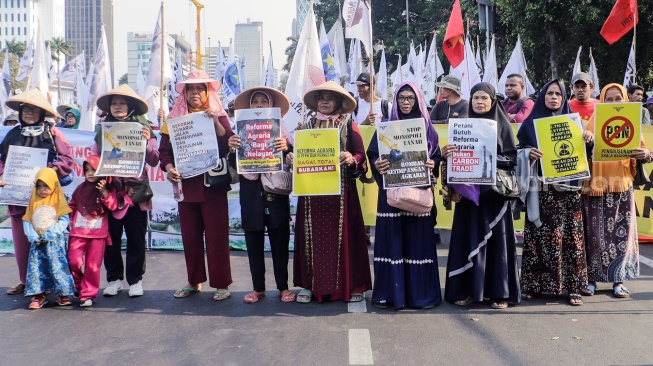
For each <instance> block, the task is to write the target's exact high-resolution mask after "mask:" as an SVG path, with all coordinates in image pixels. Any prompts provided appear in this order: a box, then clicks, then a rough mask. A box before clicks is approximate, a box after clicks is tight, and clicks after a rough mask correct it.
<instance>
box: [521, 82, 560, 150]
mask: <svg viewBox="0 0 653 366" xmlns="http://www.w3.org/2000/svg"><path fill="white" fill-rule="evenodd" d="M553 83H555V84H558V87H560V91H561V92H562V104H560V108H558V109H556V110H552V109H549V107H547V106H546V102H545V101H546V92H547V91H548V90H549V87H550V86H551V85H552V84H553ZM569 113H572V111H571V108H570V107H569V103H568V102H567V92H566V91H565V88H564V87H563V86H562V85H561V84H560V82H559V81H558V80H557V79H556V80H553V81H549V82H548V83H546V85H544V86H543V87H542V89H541V90H540V95H539V96H538V97H537V100H536V101H535V105H533V109H532V110H531V114H529V115H528V117H527V118H526V120H524V123H522V125H521V127H520V128H519V132H517V140H519V148H526V147H537V136H536V135H535V120H536V119H539V118H546V117H551V116H559V115H562V114H569Z"/></svg>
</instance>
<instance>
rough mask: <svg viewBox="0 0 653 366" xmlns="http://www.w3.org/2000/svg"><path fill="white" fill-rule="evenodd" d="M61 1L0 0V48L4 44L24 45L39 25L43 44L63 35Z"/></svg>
mask: <svg viewBox="0 0 653 366" xmlns="http://www.w3.org/2000/svg"><path fill="white" fill-rule="evenodd" d="M64 5H65V4H64V0H48V1H39V0H7V1H5V0H0V49H3V48H5V47H6V46H7V42H9V41H16V42H23V43H25V44H27V43H28V42H29V41H30V40H31V39H32V36H33V35H35V34H36V29H37V27H38V24H39V22H40V24H41V35H42V37H43V40H44V41H49V40H50V39H52V38H54V37H64V36H65V11H64Z"/></svg>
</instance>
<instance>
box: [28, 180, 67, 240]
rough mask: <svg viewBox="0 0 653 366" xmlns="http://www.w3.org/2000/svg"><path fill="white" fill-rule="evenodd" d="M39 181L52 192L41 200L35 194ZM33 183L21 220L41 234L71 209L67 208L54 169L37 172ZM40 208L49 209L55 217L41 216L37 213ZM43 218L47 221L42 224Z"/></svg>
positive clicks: (40, 213)
mask: <svg viewBox="0 0 653 366" xmlns="http://www.w3.org/2000/svg"><path fill="white" fill-rule="evenodd" d="M39 180H40V181H41V182H43V183H45V184H46V185H47V186H48V187H49V188H50V189H51V190H52V194H50V195H49V196H47V197H45V198H41V197H40V196H39V195H38V194H37V193H36V182H38V181H39ZM34 183H35V184H34V188H32V195H31V197H30V199H29V204H28V205H27V210H26V211H25V215H24V216H23V220H24V221H27V222H31V223H32V226H34V229H35V230H36V232H37V233H39V234H43V233H44V232H46V231H47V230H48V229H49V228H50V227H51V226H52V225H54V224H55V223H56V222H57V221H58V220H59V218H60V217H61V216H63V215H67V214H69V213H70V212H71V209H70V207H69V206H68V202H66V196H64V194H63V191H62V189H61V185H60V184H59V177H58V176H57V172H56V171H55V170H54V169H52V168H43V169H41V170H39V171H38V173H36V179H35V180H34ZM42 206H49V207H51V208H52V210H53V211H54V213H55V216H54V217H49V218H48V217H47V215H43V214H42V212H39V211H43V209H39V208H40V207H42ZM52 210H49V211H52ZM46 212H47V211H46ZM44 218H47V219H49V220H45V222H44V220H43V219H44ZM50 219H51V220H50ZM52 220H54V221H52Z"/></svg>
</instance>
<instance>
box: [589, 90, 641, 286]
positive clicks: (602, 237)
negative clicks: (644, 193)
mask: <svg viewBox="0 0 653 366" xmlns="http://www.w3.org/2000/svg"><path fill="white" fill-rule="evenodd" d="M627 101H628V95H627V94H626V89H624V87H623V86H621V85H619V84H608V85H606V86H605V87H604V88H603V90H601V98H600V103H625V102H627ZM590 120H591V121H594V120H596V118H591V119H590ZM586 129H587V130H588V131H590V132H594V130H595V126H594V123H589V124H588V125H587V127H586ZM598 136H599V135H597V139H598V138H599V137H598ZM640 145H641V147H640V148H634V149H631V150H630V159H626V160H619V161H602V162H596V161H594V162H592V167H591V172H592V177H591V178H590V179H589V180H587V181H585V182H584V183H583V188H582V191H581V192H582V202H583V221H584V223H585V250H586V251H587V266H588V270H587V277H588V281H589V286H587V289H586V290H584V291H583V295H588V296H591V295H593V294H594V291H595V290H596V283H597V282H608V283H612V289H613V294H614V297H617V298H625V297H628V296H629V291H628V288H626V286H624V284H623V283H624V281H626V280H630V279H633V278H635V277H637V276H638V275H639V243H638V241H637V210H636V207H635V196H634V193H633V178H634V177H635V173H636V172H637V165H638V164H644V163H650V162H651V161H652V159H653V157H652V156H651V152H650V151H649V150H648V149H647V148H646V146H645V145H644V141H643V140H642V141H641V143H640Z"/></svg>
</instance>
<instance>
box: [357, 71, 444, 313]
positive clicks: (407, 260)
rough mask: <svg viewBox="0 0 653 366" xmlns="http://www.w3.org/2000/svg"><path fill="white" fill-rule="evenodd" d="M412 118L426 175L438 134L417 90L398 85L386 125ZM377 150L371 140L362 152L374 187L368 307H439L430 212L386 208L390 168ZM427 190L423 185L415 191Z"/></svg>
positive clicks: (433, 179)
mask: <svg viewBox="0 0 653 366" xmlns="http://www.w3.org/2000/svg"><path fill="white" fill-rule="evenodd" d="M414 118H421V119H423V120H424V130H425V132H426V136H424V138H425V139H426V142H427V149H428V157H427V160H426V162H425V163H426V164H425V167H426V168H428V170H427V171H428V172H429V174H431V175H432V174H433V172H434V170H433V169H434V168H435V162H434V160H435V159H437V157H438V155H439V154H440V151H439V150H440V146H439V145H438V135H437V133H436V132H435V129H434V128H433V125H432V124H431V119H430V117H429V114H428V111H427V109H426V103H425V102H424V96H423V95H422V93H421V91H420V89H419V88H418V87H417V85H415V84H413V83H410V82H406V83H403V84H401V85H399V86H398V91H397V93H395V96H394V101H393V103H392V112H391V113H390V120H391V121H396V120H404V119H414ZM376 133H378V132H376ZM376 133H375V134H376ZM378 145H379V144H378V140H377V138H376V135H375V136H374V137H373V138H372V140H371V142H370V146H369V148H368V150H367V156H368V158H369V161H370V164H372V172H373V173H374V178H375V179H376V182H377V184H378V186H379V199H378V208H377V210H378V211H377V218H376V241H375V242H374V292H373V294H372V304H373V305H374V306H375V307H377V308H382V309H384V308H387V307H388V306H390V305H392V306H393V307H394V308H395V309H401V308H403V307H406V306H407V307H410V308H432V307H434V306H436V305H440V303H441V302H442V295H441V290H440V276H439V274H438V258H437V252H436V249H435V241H434V239H435V238H434V236H433V227H434V226H435V215H436V211H435V208H433V209H432V210H431V212H428V213H425V214H415V213H412V212H408V211H404V210H401V209H399V208H396V207H393V206H390V205H389V204H388V197H387V194H386V190H385V189H384V185H383V175H385V174H386V173H387V172H388V169H389V168H390V160H387V159H383V158H382V157H381V155H380V153H379V146H378ZM431 182H432V184H435V182H436V177H435V176H431ZM430 187H431V186H430V185H429V186H424V187H419V188H420V189H427V188H430ZM395 189H402V188H395ZM429 192H431V193H430V194H431V195H432V191H429ZM434 207H435V206H434Z"/></svg>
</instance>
